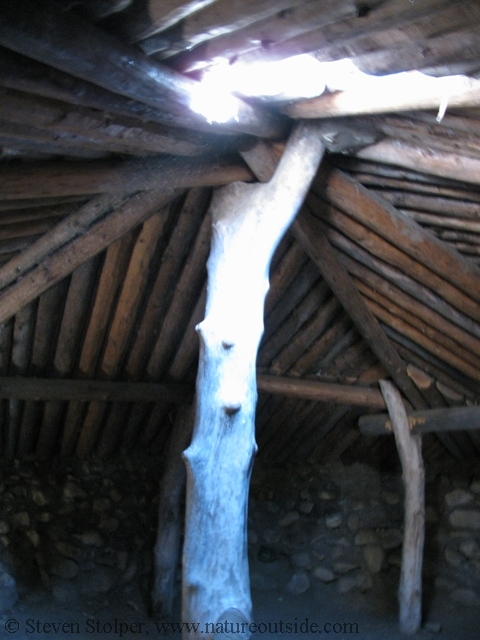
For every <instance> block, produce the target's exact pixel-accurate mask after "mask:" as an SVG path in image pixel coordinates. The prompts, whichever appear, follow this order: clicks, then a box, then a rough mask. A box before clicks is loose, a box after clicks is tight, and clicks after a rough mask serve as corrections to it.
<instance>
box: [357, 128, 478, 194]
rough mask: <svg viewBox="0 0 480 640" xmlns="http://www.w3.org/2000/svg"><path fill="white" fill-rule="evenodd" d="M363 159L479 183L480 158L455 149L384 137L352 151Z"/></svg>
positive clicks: (470, 182)
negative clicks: (437, 147)
mask: <svg viewBox="0 0 480 640" xmlns="http://www.w3.org/2000/svg"><path fill="white" fill-rule="evenodd" d="M355 155H356V156H357V157H358V158H362V159H364V160H373V161H374V162H381V163H383V164H393V165H396V166H397V167H404V168H405V169H412V170H413V171H420V172H422V173H428V174H430V175H433V176H440V177H442V178H448V179H450V180H452V179H453V180H458V181H460V182H468V183H469V184H476V185H479V184H480V160H479V159H478V158H471V157H469V156H464V155H461V154H458V153H449V152H446V151H438V150H433V149H425V148H424V147H419V146H415V145H413V144H407V143H406V142H403V141H400V142H397V141H395V140H392V139H388V138H387V139H385V140H381V141H380V142H377V143H375V144H373V145H370V146H368V147H365V148H364V149H361V150H360V151H357V152H356V154H355Z"/></svg>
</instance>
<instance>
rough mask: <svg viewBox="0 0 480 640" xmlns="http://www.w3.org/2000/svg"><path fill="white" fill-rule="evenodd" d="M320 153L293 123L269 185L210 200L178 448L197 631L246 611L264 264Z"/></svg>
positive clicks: (187, 599) (187, 583) (207, 632)
mask: <svg viewBox="0 0 480 640" xmlns="http://www.w3.org/2000/svg"><path fill="white" fill-rule="evenodd" d="M322 154H323V145H322V143H321V141H320V138H319V136H318V135H316V127H315V125H313V126H309V125H307V124H304V123H301V124H300V125H299V126H297V127H296V128H295V130H294V132H293V133H292V136H291V138H290V140H289V143H288V144H287V148H286V150H285V153H284V155H283V157H282V160H281V161H280V164H279V166H278V168H277V171H276V173H275V175H274V177H273V178H272V180H271V181H270V182H269V183H267V184H257V185H246V184H241V183H234V184H232V185H229V186H228V187H226V188H224V189H222V190H221V191H219V192H217V194H216V195H215V197H214V200H213V202H212V207H211V212H212V222H213V238H212V246H211V252H210V258H209V261H208V278H209V280H208V293H207V304H206V317H205V320H204V321H203V322H202V323H200V325H199V326H198V332H199V335H200V364H199V370H198V376H197V411H196V421H195V428H194V433H193V439H192V443H191V445H190V447H189V448H188V449H187V450H186V451H185V454H184V455H185V460H186V464H187V511H186V530H185V543H184V549H183V594H182V609H183V610H182V618H183V620H184V621H195V622H199V623H200V627H199V630H198V631H197V632H196V634H195V637H197V638H212V637H213V635H214V631H216V632H218V631H219V630H220V631H221V629H219V628H218V627H215V628H208V627H206V626H205V624H206V623H213V624H216V623H217V622H218V623H219V624H220V623H221V622H223V621H225V620H231V621H232V620H233V619H235V620H236V621H238V622H241V621H243V622H248V621H250V620H251V617H252V605H251V596H250V585H249V577H248V559H247V532H246V512H247V502H248V485H249V479H250V474H251V469H252V463H253V457H254V454H255V450H256V444H255V437H254V416H255V405H256V395H257V394H256V377H255V360H256V355H257V350H258V344H259V341H260V338H261V336H262V333H263V305H264V299H265V295H266V293H267V290H268V271H269V265H270V261H271V257H272V255H273V252H274V250H275V248H276V246H277V244H278V242H279V240H280V239H281V237H282V236H283V234H284V233H285V230H286V228H287V227H288V225H289V224H290V223H291V221H292V219H293V217H294V216H295V214H296V212H297V210H298V208H299V207H300V205H301V203H302V201H303V199H304V197H305V195H306V192H307V190H308V188H309V187H310V183H311V180H312V178H313V176H314V174H315V172H316V169H317V167H318V163H319V161H320V158H321V157H322ZM243 635H244V634H243ZM185 637H188V638H191V634H187V636H185Z"/></svg>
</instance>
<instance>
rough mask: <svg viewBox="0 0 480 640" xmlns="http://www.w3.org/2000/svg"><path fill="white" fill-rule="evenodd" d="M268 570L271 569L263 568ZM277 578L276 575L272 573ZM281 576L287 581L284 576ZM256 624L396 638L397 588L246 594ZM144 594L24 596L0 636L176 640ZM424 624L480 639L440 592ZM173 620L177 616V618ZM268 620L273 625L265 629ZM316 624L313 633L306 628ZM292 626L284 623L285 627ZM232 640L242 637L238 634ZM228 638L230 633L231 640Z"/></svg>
mask: <svg viewBox="0 0 480 640" xmlns="http://www.w3.org/2000/svg"><path fill="white" fill-rule="evenodd" d="M269 570H270V569H269ZM277 577H278V576H277ZM285 578H286V579H287V576H286V575H285ZM252 596H253V603H254V617H255V622H256V623H257V624H258V625H259V631H258V632H257V633H255V634H254V636H253V637H254V638H256V639H260V638H265V637H271V636H275V637H276V638H278V639H282V638H285V639H288V640H299V639H300V638H302V639H305V638H306V637H309V638H310V637H313V636H317V637H318V635H322V636H324V637H325V636H327V637H335V638H338V639H339V640H340V639H342V640H350V639H351V638H358V639H360V640H367V639H368V640H400V638H402V639H404V638H405V636H403V635H402V634H401V633H400V632H399V629H398V623H397V604H396V584H394V580H393V579H392V580H391V584H383V585H382V588H381V589H379V588H376V589H374V590H373V591H369V592H367V593H364V594H362V593H359V592H352V593H350V594H346V595H339V594H338V593H337V592H336V589H335V586H334V584H330V585H325V584H323V583H320V582H316V583H315V584H314V585H312V587H311V588H310V589H309V590H308V591H307V592H305V593H303V594H300V595H292V594H286V593H285V589H282V588H277V589H271V588H270V589H252ZM147 609H148V608H147V606H146V602H145V594H142V593H141V592H140V591H139V590H135V589H133V588H130V591H126V590H123V591H122V592H118V593H113V592H112V593H109V594H108V595H105V596H103V597H102V598H101V599H97V601H88V600H85V601H83V602H75V601H72V602H68V601H67V602H60V603H58V602H57V603H55V602H53V601H52V598H51V597H48V596H47V595H46V594H43V595H40V594H38V593H35V594H34V593H28V592H25V593H22V594H21V599H20V601H19V603H18V604H17V605H16V606H15V608H14V609H13V610H12V611H11V612H8V613H6V614H4V615H3V616H1V617H0V638H2V639H3V638H15V640H26V639H29V638H48V637H59V638H69V637H75V638H78V639H79V640H89V639H91V638H98V639H104V640H114V639H115V640H116V639H117V638H125V639H129V640H131V639H134V638H144V637H150V638H160V637H162V638H165V637H166V636H176V637H179V636H180V634H179V633H178V632H175V631H174V630H173V629H172V628H170V629H169V630H168V631H165V630H162V628H161V626H157V624H158V623H157V621H155V619H153V618H151V617H150V616H149V615H148V613H147ZM424 617H425V620H424V625H423V628H422V629H421V631H420V632H419V633H418V634H417V635H416V636H415V637H416V638H419V639H421V640H426V639H434V638H437V639H438V640H479V639H480V611H476V610H475V609H472V608H468V607H464V606H462V605H460V604H455V603H452V602H451V601H450V599H449V598H448V595H447V594H446V593H438V594H437V595H436V596H435V597H434V598H433V599H432V600H431V602H428V603H427V604H426V605H425V607H424ZM176 619H177V620H178V619H179V613H178V611H177V613H176ZM280 622H282V623H283V625H280ZM268 623H271V624H272V625H274V624H275V623H276V624H277V632H276V633H275V632H274V631H275V627H274V626H271V627H270V629H271V630H272V631H273V633H270V632H269V630H268ZM307 624H308V625H309V626H310V628H311V625H312V624H316V625H317V627H313V629H314V630H315V633H306V632H305V626H306V625H307ZM288 625H290V626H288ZM236 637H237V639H238V640H243V638H241V637H240V636H238V635H237V636H236ZM233 638H234V635H230V637H229V640H232V639H233Z"/></svg>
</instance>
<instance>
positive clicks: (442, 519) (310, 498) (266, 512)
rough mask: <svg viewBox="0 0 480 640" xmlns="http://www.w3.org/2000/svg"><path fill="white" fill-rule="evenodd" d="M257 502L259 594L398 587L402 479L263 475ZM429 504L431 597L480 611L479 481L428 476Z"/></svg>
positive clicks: (352, 470) (253, 541)
mask: <svg viewBox="0 0 480 640" xmlns="http://www.w3.org/2000/svg"><path fill="white" fill-rule="evenodd" d="M250 502H251V506H250V518H249V540H250V555H251V577H252V584H253V586H255V587H257V588H261V589H262V588H263V589H269V588H272V589H273V588H284V589H285V591H286V592H292V593H302V592H304V591H307V590H308V589H310V588H311V587H312V586H314V584H315V581H321V582H323V583H328V584H330V585H331V588H332V589H336V590H337V591H338V592H340V593H347V592H350V591H354V590H359V591H364V592H367V591H369V590H371V589H373V587H374V586H378V585H381V584H382V581H385V580H386V579H387V577H390V578H391V577H392V576H393V578H394V580H396V581H397V582H398V577H399V571H400V562H401V547H402V532H403V486H402V481H401V475H400V472H399V471H398V472H395V473H393V474H388V473H380V472H379V471H377V470H374V469H373V468H371V467H369V466H366V465H363V464H354V465H352V466H348V467H347V466H344V465H342V464H341V463H335V464H332V465H329V466H326V467H320V466H317V467H311V466H303V467H298V468H294V469H290V470H288V471H286V470H284V469H280V470H269V471H266V470H261V469H259V468H257V469H256V472H255V474H254V477H253V481H252V489H251V501H250ZM426 503H427V508H426V546H425V562H424V584H425V589H432V588H441V589H447V590H448V592H449V593H450V595H451V597H452V598H453V599H454V600H456V601H459V602H461V603H463V604H465V605H468V606H479V605H480V479H479V476H477V477H476V478H475V476H474V475H472V472H470V473H469V472H468V471H465V472H464V473H463V474H460V475H459V474H458V469H455V470H453V471H452V472H450V473H449V472H445V471H444V470H442V472H439V473H435V472H434V471H432V470H427V484H426ZM269 563H271V565H272V566H271V568H270V567H267V565H268V564H269ZM275 563H277V566H278V564H281V563H284V565H285V566H284V568H285V570H286V571H284V572H278V571H275V568H274V565H275ZM262 565H264V566H262ZM285 575H287V578H286V579H285V578H283V577H282V576H285ZM279 581H283V583H284V584H279Z"/></svg>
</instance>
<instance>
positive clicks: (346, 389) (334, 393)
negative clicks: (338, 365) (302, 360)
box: [257, 374, 385, 408]
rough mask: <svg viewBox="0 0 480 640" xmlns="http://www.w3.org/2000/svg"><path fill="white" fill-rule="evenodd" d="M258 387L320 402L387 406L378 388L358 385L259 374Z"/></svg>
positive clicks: (282, 394) (262, 389)
mask: <svg viewBox="0 0 480 640" xmlns="http://www.w3.org/2000/svg"><path fill="white" fill-rule="evenodd" d="M257 388H258V390H259V391H263V392H265V393H271V394H275V395H281V396H287V397H289V398H297V399H302V400H317V401H318V402H331V403H333V404H342V405H343V404H348V405H356V406H360V407H371V408H374V407H377V406H381V407H382V408H383V407H385V403H384V401H383V398H382V394H381V393H380V391H379V390H378V389H370V388H368V387H362V386H356V385H347V384H336V383H331V382H320V381H317V380H302V379H301V378H288V377H285V376H272V375H268V374H257Z"/></svg>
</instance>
